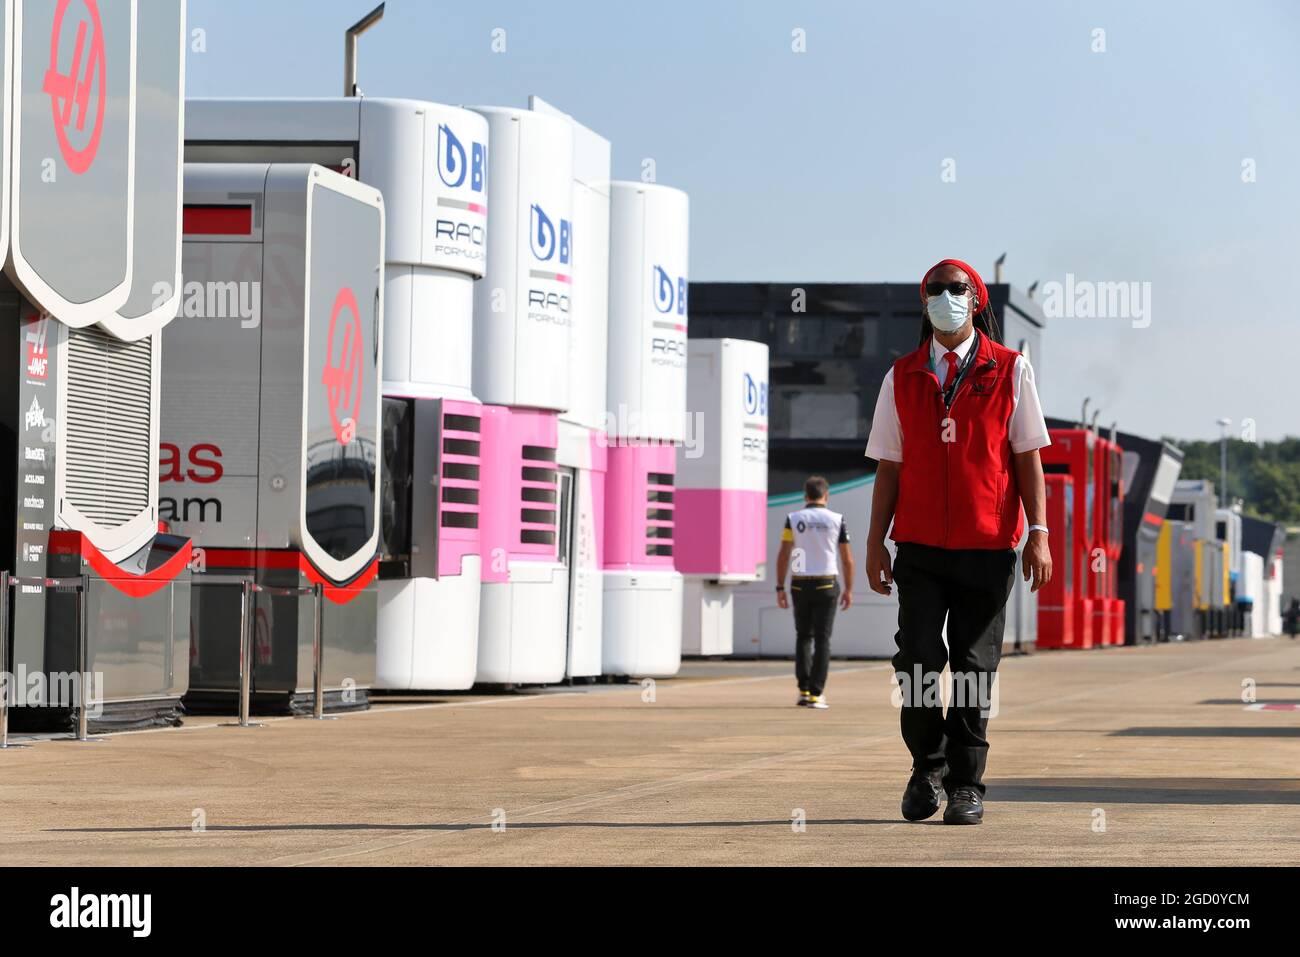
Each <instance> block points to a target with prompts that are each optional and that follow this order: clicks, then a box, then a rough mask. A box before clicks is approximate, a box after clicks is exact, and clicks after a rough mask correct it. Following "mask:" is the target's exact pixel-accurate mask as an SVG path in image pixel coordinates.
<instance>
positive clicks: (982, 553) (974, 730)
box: [893, 542, 1016, 794]
mask: <svg viewBox="0 0 1300 957" xmlns="http://www.w3.org/2000/svg"><path fill="white" fill-rule="evenodd" d="M1015 570H1016V553H1015V550H1014V549H1006V550H1001V549H998V550H984V549H971V550H957V549H944V548H933V547H930V546H928V545H915V544H911V543H906V542H902V543H899V545H898V557H897V558H896V559H895V560H894V583H895V584H896V585H897V586H898V633H897V634H896V635H895V636H894V641H895V643H896V644H897V645H898V654H896V655H894V660H893V663H894V672H895V674H896V675H897V676H898V682H899V691H900V692H901V695H902V718H901V724H902V730H903V742H904V743H905V744H906V745H907V749H908V751H910V752H911V753H912V766H913V767H914V768H916V769H918V770H923V771H929V770H933V769H935V768H940V767H943V766H944V765H945V764H946V765H947V767H948V770H947V773H946V774H945V775H944V777H943V786H944V790H946V791H947V792H948V793H949V794H951V793H952V792H953V790H954V789H956V788H959V787H973V788H977V789H978V790H979V792H980V793H981V794H983V793H984V767H985V764H986V763H987V760H988V750H989V743H988V738H987V737H986V732H987V730H988V718H989V714H988V711H989V707H990V704H991V697H990V696H991V695H992V690H993V677H994V675H995V674H996V673H997V670H998V662H999V661H1000V660H1001V658H1002V631H1003V627H1004V624H1005V622H1006V608H1007V598H1008V597H1009V596H1010V594H1011V586H1012V583H1013V582H1014V581H1015ZM945 617H946V618H947V620H948V645H947V647H945V646H944V641H943V624H944V618H945ZM945 664H947V665H948V666H949V667H950V668H951V670H952V677H953V683H952V697H951V700H950V701H949V707H948V713H947V715H946V716H945V715H944V713H943V702H942V699H941V697H940V691H939V689H940V675H941V674H942V672H943V667H944V665H945Z"/></svg>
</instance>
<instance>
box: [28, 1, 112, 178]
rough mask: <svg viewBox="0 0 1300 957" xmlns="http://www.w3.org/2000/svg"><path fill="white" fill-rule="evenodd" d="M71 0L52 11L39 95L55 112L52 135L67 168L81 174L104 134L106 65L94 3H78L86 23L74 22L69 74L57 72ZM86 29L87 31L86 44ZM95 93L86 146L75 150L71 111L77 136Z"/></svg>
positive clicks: (82, 21) (101, 25) (92, 160)
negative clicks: (43, 95) (44, 96)
mask: <svg viewBox="0 0 1300 957" xmlns="http://www.w3.org/2000/svg"><path fill="white" fill-rule="evenodd" d="M71 2H72V0H59V5H58V7H56V8H55V11H54V29H53V30H52V31H51V33H50V66H49V69H48V70H46V71H45V83H44V85H43V86H42V87H41V90H42V92H44V93H48V94H49V97H50V108H51V109H52V110H53V113H54V132H55V133H56V134H57V135H58V138H59V151H60V152H61V153H62V154H63V159H64V161H65V162H66V163H67V164H68V169H70V170H72V172H73V173H76V174H77V175H81V174H82V173H84V172H86V171H87V170H88V169H90V167H91V166H92V165H93V164H94V162H95V154H96V153H98V152H99V138H100V134H102V133H103V132H104V99H105V96H106V94H107V92H108V90H107V87H108V83H107V76H106V73H107V66H106V63H105V57H104V26H103V24H102V23H101V22H100V19H99V4H98V2H97V0H81V2H82V4H83V5H84V7H85V10H86V13H87V14H88V15H89V17H90V21H89V23H87V21H86V20H85V19H80V20H78V21H77V32H76V37H75V40H74V43H73V47H72V63H71V66H70V67H69V68H68V72H67V73H66V74H65V73H62V72H60V70H59V45H60V41H61V40H62V39H63V25H64V17H65V15H66V14H67V12H68V7H69V5H70V4H71ZM87 29H89V32H90V38H89V43H87V37H86V33H87ZM92 88H94V89H95V90H96V98H95V115H94V121H93V122H92V123H91V127H90V138H89V139H88V140H87V141H86V145H85V146H83V147H81V148H80V149H77V148H76V147H75V146H73V145H72V138H71V137H70V136H69V135H68V127H69V125H72V124H73V123H74V120H73V109H74V108H75V109H76V119H75V127H76V130H77V133H78V134H81V133H83V131H84V130H85V128H86V114H87V112H88V111H89V109H90V91H91V89H92Z"/></svg>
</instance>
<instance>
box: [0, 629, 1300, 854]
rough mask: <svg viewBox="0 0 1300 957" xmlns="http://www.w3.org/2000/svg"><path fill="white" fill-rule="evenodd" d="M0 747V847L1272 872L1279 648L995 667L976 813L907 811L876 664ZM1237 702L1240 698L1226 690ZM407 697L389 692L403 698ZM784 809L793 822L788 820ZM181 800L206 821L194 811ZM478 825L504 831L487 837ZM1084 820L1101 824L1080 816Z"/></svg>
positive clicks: (1293, 680) (740, 669)
mask: <svg viewBox="0 0 1300 957" xmlns="http://www.w3.org/2000/svg"><path fill="white" fill-rule="evenodd" d="M836 667H837V670H836V673H835V674H834V675H833V677H832V679H831V682H830V686H829V689H828V690H829V699H830V702H831V704H832V709H831V710H830V711H826V712H813V711H807V710H804V709H796V708H794V707H793V706H792V702H793V691H792V685H793V682H792V681H791V680H790V679H789V678H788V677H787V674H788V671H789V668H790V666H789V664H788V663H785V662H715V661H708V662H695V663H689V664H688V665H687V666H686V668H685V669H684V670H683V675H682V677H680V678H677V679H674V680H671V681H660V682H658V684H657V686H656V687H655V688H654V689H653V691H654V694H653V699H654V700H653V701H646V700H643V697H648V695H647V694H646V692H645V691H644V690H643V689H642V688H641V687H640V686H635V685H633V686H614V687H598V688H594V689H590V690H585V691H584V690H579V691H576V692H572V693H568V692H563V691H548V692H544V693H540V694H528V695H522V694H521V695H498V696H494V697H474V696H466V697H447V698H443V699H439V700H433V699H430V700H426V701H423V702H419V703H400V702H394V703H388V704H384V705H382V706H380V707H378V708H376V709H375V710H372V711H370V712H368V713H365V714H357V715H352V716H348V717H345V718H343V719H341V720H338V721H332V722H325V723H317V722H312V721H302V720H298V721H295V720H279V721H273V722H271V723H270V724H268V726H267V727H265V728H262V729H260V730H240V729H235V728H227V727H215V726H213V725H214V722H213V721H211V720H200V721H195V722H192V723H191V724H189V725H188V726H187V727H186V728H183V729H178V730H169V731H161V732H146V733H139V734H129V735H118V736H115V737H113V738H112V740H111V741H108V742H106V743H101V744H78V743H75V742H70V741H41V742H38V743H36V745H35V746H34V747H33V748H31V749H30V750H23V751H19V750H11V751H8V752H0V855H2V856H3V857H2V859H3V861H4V863H6V864H54V863H59V864H179V865H195V864H285V865H289V864H714V863H721V864H922V863H931V862H953V863H988V864H1076V863H1077V864H1200V863H1213V864H1252V865H1259V864H1295V863H1297V862H1300V711H1297V710H1284V709H1283V708H1284V707H1285V706H1287V705H1289V704H1294V703H1296V702H1300V643H1296V642H1293V641H1289V640H1287V639H1272V640H1262V641H1248V640H1234V641H1222V642H1205V643H1199V644H1189V645H1174V646H1162V647H1156V648H1143V649H1128V648H1125V649H1104V650H1096V651H1092V652H1083V653H1042V654H1038V655H1034V656H1030V657H1026V658H1015V659H1009V660H1007V661H1005V662H1004V665H1003V670H1002V685H1001V701H1000V708H1001V710H1000V714H999V715H998V717H997V718H996V719H995V720H994V722H993V730H992V746H993V750H992V756H991V760H990V779H989V807H988V816H987V820H986V823H985V824H984V826H982V827H978V828H957V827H944V826H942V825H940V824H937V823H927V824H920V825H909V824H905V823H903V822H902V821H900V820H899V818H898V799H899V795H900V793H901V791H902V788H903V784H904V782H905V779H906V775H907V765H908V762H907V758H906V755H905V753H904V751H903V748H902V745H901V742H900V741H899V739H898V736H897V731H896V724H897V712H896V711H895V710H894V709H893V707H892V706H891V705H890V702H889V690H890V689H889V684H888V672H887V670H886V669H885V666H884V664H883V663H879V662H844V663H838V664H837V666H836ZM1246 679H1251V680H1252V681H1253V682H1254V686H1255V688H1256V689H1257V696H1258V700H1259V702H1272V703H1276V704H1279V705H1282V706H1283V708H1277V709H1248V708H1247V707H1246V706H1245V705H1243V703H1242V700H1241V695H1242V683H1243V681H1244V680H1246ZM408 700H409V699H408ZM800 814H802V816H803V818H804V819H805V821H806V826H805V827H804V829H803V830H802V831H798V830H796V828H795V827H793V826H792V823H791V822H792V818H793V817H796V816H798V815H800ZM196 818H202V819H203V820H204V821H205V822H206V830H204V831H202V832H197V831H195V830H194V827H193V825H194V822H195V819H196ZM501 821H504V823H505V828H504V830H501V829H500V828H499V827H497V828H494V827H493V824H494V822H497V823H499V822H501ZM1103 825H1104V829H1102V827H1103Z"/></svg>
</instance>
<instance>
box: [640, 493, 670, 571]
mask: <svg viewBox="0 0 1300 957" xmlns="http://www.w3.org/2000/svg"><path fill="white" fill-rule="evenodd" d="M646 502H647V507H646V510H645V518H646V525H645V537H646V544H645V553H646V554H647V555H664V556H666V555H671V554H672V553H673V476H672V474H671V473H669V472H649V473H647V475H646Z"/></svg>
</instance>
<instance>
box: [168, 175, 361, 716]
mask: <svg viewBox="0 0 1300 957" xmlns="http://www.w3.org/2000/svg"><path fill="white" fill-rule="evenodd" d="M184 240H185V241H184V253H183V266H184V274H185V279H186V284H187V290H188V289H189V287H190V285H191V284H196V286H197V288H199V289H205V290H206V289H211V288H214V287H220V288H222V289H225V290H227V291H229V290H230V289H231V284H235V288H237V289H246V290H248V297H249V300H250V301H252V302H256V303H258V306H257V308H256V309H254V310H249V312H250V314H248V315H243V314H241V312H240V310H232V309H229V308H226V309H220V310H218V314H217V315H209V314H208V312H207V308H206V305H207V303H208V302H209V300H208V298H207V297H202V298H201V300H200V301H199V302H197V303H193V304H192V303H191V300H190V299H189V298H188V297H186V299H185V305H184V306H183V307H182V312H181V315H180V316H179V317H178V318H177V320H176V321H175V322H174V323H173V324H172V325H171V326H170V327H169V328H168V330H167V333H166V335H164V336H163V383H162V408H163V416H162V457H161V465H160V469H161V482H162V487H163V489H164V492H163V499H162V509H163V518H164V520H165V521H167V522H168V523H169V524H170V525H171V527H172V528H174V529H177V530H180V531H182V532H183V533H184V534H186V535H188V536H190V537H191V538H192V539H193V541H194V543H195V559H194V571H195V581H196V587H195V589H194V596H193V603H192V615H191V623H192V632H193V644H192V647H191V655H190V662H189V665H190V682H189V693H188V695H187V697H186V705H187V707H193V708H205V707H212V706H224V707H229V705H230V703H231V702H232V701H233V699H234V696H235V694H236V693H237V692H238V690H239V677H240V671H239V661H240V647H241V637H242V631H241V627H242V623H243V621H244V615H243V611H244V602H245V601H246V600H247V598H246V597H245V594H244V591H243V586H242V585H241V584H240V583H241V582H242V581H245V580H251V581H253V582H255V583H256V585H257V587H258V589H259V590H258V591H255V592H254V593H253V594H252V596H251V607H250V608H247V612H248V614H249V616H250V618H251V624H250V625H249V626H250V627H252V629H253V632H252V633H253V636H254V638H255V641H254V644H255V649H256V651H255V654H254V655H253V656H252V663H251V669H252V670H251V680H252V700H253V704H254V706H255V707H256V708H258V709H259V710H264V711H265V710H273V711H286V710H288V711H304V710H306V709H307V707H308V706H309V700H310V694H311V691H312V688H313V678H314V673H313V666H314V657H313V656H314V641H315V637H316V616H317V615H319V617H320V626H319V627H320V633H321V640H322V648H323V651H322V655H323V671H322V684H323V690H324V693H325V702H326V705H327V706H328V707H329V708H331V709H346V708H358V707H365V706H366V705H367V703H368V697H367V689H368V688H369V686H370V685H371V683H372V681H373V680H374V668H375V664H374V662H375V623H376V618H377V614H378V608H377V605H378V589H377V586H376V584H375V577H376V574H377V572H378V564H379V556H378V546H379V525H380V522H379V492H380V490H379V484H380V462H379V454H380V451H379V444H380V429H381V396H380V382H379V355H380V350H381V348H382V339H383V333H382V318H383V296H384V282H383V279H384V205H383V201H382V199H381V197H380V195H379V192H378V191H377V190H376V189H374V188H373V187H369V186H363V185H362V184H360V183H357V182H356V181H355V180H352V179H349V178H347V177H345V176H341V175H339V174H337V173H334V172H332V171H330V170H327V169H324V168H323V167H320V166H314V165H311V164H265V163H263V164H255V163H250V164H212V165H209V164H187V165H186V169H185V237H184ZM234 301H236V300H235V299H231V298H230V297H229V295H227V298H226V302H227V303H230V302H234Z"/></svg>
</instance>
